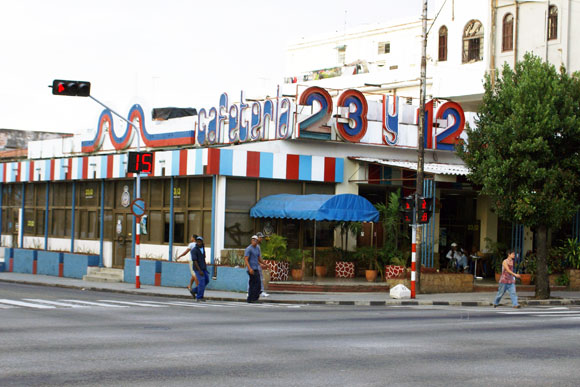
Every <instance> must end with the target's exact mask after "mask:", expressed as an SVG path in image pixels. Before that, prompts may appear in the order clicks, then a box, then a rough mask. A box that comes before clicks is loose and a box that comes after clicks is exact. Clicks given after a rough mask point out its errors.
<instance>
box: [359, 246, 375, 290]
mask: <svg viewBox="0 0 580 387" xmlns="http://www.w3.org/2000/svg"><path fill="white" fill-rule="evenodd" d="M354 257H355V258H356V259H357V260H358V261H360V262H362V263H365V264H366V265H367V266H368V269H367V270H365V277H366V279H367V281H368V282H374V281H375V280H376V279H377V276H378V274H379V262H378V259H377V249H376V248H374V247H370V246H365V247H359V248H358V249H356V252H355V253H354Z"/></svg>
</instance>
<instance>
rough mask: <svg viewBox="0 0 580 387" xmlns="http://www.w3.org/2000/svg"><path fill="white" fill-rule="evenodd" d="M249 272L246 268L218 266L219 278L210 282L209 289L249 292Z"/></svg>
mask: <svg viewBox="0 0 580 387" xmlns="http://www.w3.org/2000/svg"><path fill="white" fill-rule="evenodd" d="M248 279H249V277H248V272H247V271H246V269H245V268H240V267H228V266H217V278H216V279H215V280H211V281H209V285H208V287H207V288H208V289H211V290H227V291H232V292H246V291H247V290H248Z"/></svg>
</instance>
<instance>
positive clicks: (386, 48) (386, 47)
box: [379, 42, 391, 55]
mask: <svg viewBox="0 0 580 387" xmlns="http://www.w3.org/2000/svg"><path fill="white" fill-rule="evenodd" d="M390 52H391V42H381V43H379V55H382V54H388V53H390Z"/></svg>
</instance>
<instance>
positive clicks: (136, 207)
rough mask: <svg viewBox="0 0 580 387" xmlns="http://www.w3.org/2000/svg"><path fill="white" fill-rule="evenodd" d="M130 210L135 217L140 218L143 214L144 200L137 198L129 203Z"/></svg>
mask: <svg viewBox="0 0 580 387" xmlns="http://www.w3.org/2000/svg"><path fill="white" fill-rule="evenodd" d="M131 212H132V213H133V215H135V217H137V218H140V217H142V216H143V214H145V200H143V199H141V198H137V199H135V200H133V202H132V203H131Z"/></svg>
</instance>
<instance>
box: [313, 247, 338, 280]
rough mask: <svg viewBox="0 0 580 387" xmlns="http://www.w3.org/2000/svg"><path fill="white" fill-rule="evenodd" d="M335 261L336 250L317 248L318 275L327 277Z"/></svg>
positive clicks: (316, 268)
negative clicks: (329, 268)
mask: <svg viewBox="0 0 580 387" xmlns="http://www.w3.org/2000/svg"><path fill="white" fill-rule="evenodd" d="M333 262H334V252H333V251H332V250H316V266H315V267H314V271H315V273H316V277H318V278H322V277H326V273H327V272H328V267H329V266H330V265H331V264H332V263H333Z"/></svg>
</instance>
